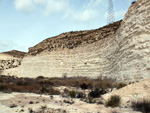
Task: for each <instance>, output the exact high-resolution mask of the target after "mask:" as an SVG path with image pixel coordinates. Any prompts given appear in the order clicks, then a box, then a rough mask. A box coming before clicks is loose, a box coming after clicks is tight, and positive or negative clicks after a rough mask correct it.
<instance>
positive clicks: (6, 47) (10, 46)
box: [0, 40, 28, 52]
mask: <svg viewBox="0 0 150 113" xmlns="http://www.w3.org/2000/svg"><path fill="white" fill-rule="evenodd" d="M27 48H28V47H27V46H25V45H19V44H16V43H14V42H13V41H10V40H0V52H5V51H11V50H20V51H27Z"/></svg>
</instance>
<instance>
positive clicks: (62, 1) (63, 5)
mask: <svg viewBox="0 0 150 113" xmlns="http://www.w3.org/2000/svg"><path fill="white" fill-rule="evenodd" d="M67 3H68V2H67V0H49V1H48V2H47V5H46V8H45V10H44V14H45V15H50V14H53V13H58V12H64V11H66V9H67V7H68V6H67V5H68V4H67Z"/></svg>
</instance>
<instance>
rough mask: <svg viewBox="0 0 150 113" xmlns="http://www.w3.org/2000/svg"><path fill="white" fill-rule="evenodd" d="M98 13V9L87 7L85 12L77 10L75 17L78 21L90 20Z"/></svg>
mask: <svg viewBox="0 0 150 113" xmlns="http://www.w3.org/2000/svg"><path fill="white" fill-rule="evenodd" d="M97 15H98V12H97V11H96V10H92V9H86V10H84V11H83V12H77V13H76V14H74V15H73V18H74V19H75V20H77V21H89V20H91V19H93V18H95V17H96V16H97Z"/></svg>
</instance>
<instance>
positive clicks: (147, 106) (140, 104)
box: [132, 100, 150, 113]
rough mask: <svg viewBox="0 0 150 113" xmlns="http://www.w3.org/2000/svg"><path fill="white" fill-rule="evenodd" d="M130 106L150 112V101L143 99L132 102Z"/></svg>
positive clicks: (146, 112)
mask: <svg viewBox="0 0 150 113" xmlns="http://www.w3.org/2000/svg"><path fill="white" fill-rule="evenodd" d="M132 108H133V109H134V110H137V111H141V112H142V113H150V101H148V100H143V101H137V102H132Z"/></svg>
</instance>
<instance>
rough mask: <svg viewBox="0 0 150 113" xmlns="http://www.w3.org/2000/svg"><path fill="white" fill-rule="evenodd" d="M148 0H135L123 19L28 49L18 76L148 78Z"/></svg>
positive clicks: (149, 68)
mask: <svg viewBox="0 0 150 113" xmlns="http://www.w3.org/2000/svg"><path fill="white" fill-rule="evenodd" d="M148 9H150V1H149V0H138V1H137V2H136V3H134V4H132V5H131V6H130V8H129V9H128V11H127V13H126V15H125V18H124V19H123V20H122V21H120V22H116V23H114V24H111V25H108V26H105V27H103V28H100V29H96V30H89V31H78V32H68V33H64V34H61V35H58V36H56V37H52V38H48V39H46V40H44V41H42V42H41V43H39V44H37V45H35V46H34V47H31V48H29V53H28V54H27V55H26V56H25V57H24V58H23V61H22V64H21V66H20V69H19V74H18V76H20V77H37V76H45V77H63V76H67V77H73V76H75V77H77V76H83V77H90V78H96V77H102V78H111V79H114V80H117V81H123V82H124V81H126V82H135V81H141V80H143V79H147V78H150V76H149V75H150V65H149V64H150V55H149V54H150V43H149V42H150V38H149V37H150V33H149V31H150V19H149V18H150V13H149V10H148Z"/></svg>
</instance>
